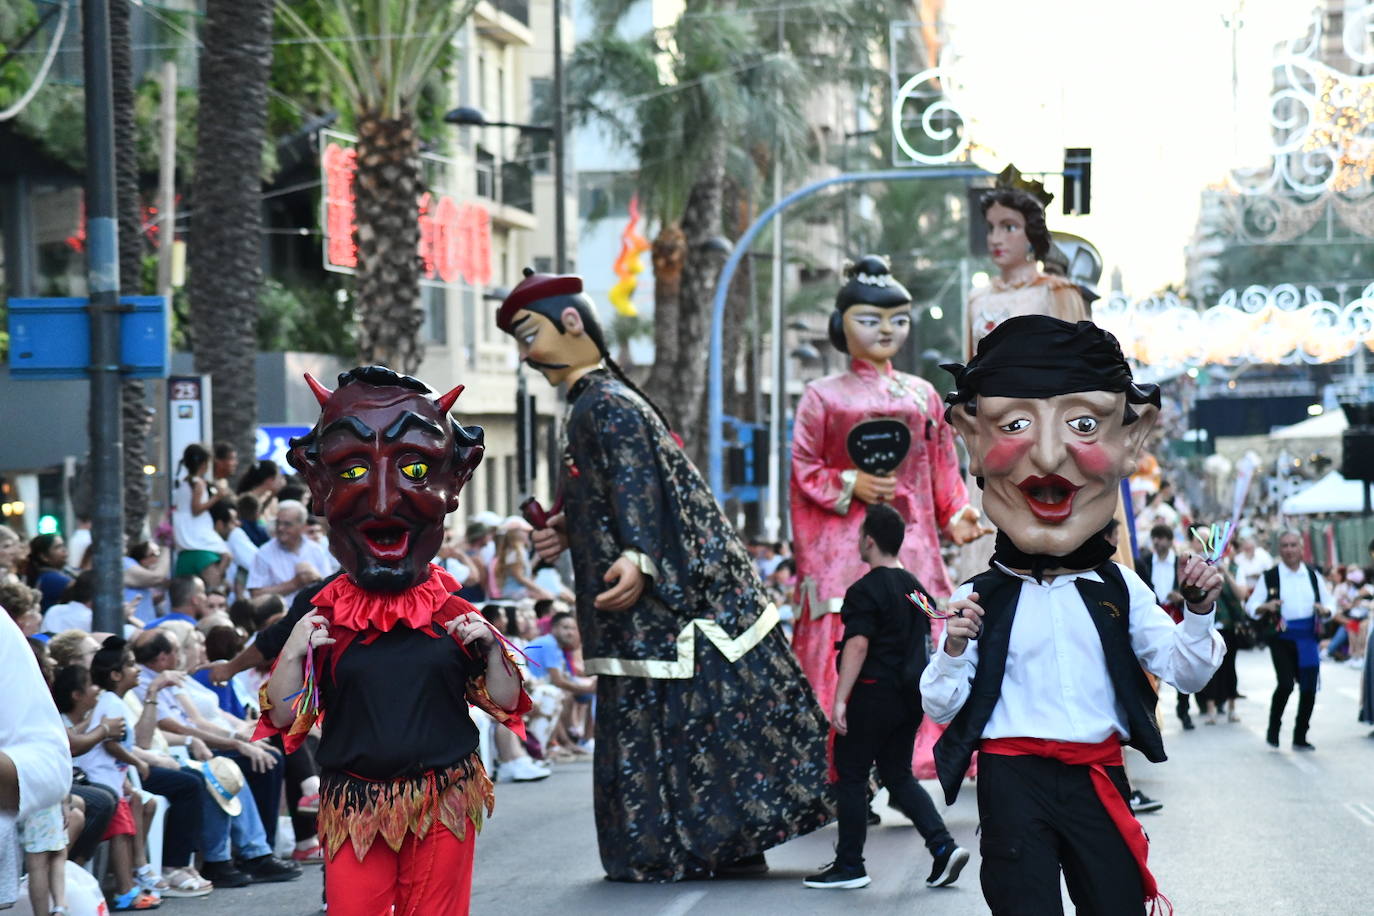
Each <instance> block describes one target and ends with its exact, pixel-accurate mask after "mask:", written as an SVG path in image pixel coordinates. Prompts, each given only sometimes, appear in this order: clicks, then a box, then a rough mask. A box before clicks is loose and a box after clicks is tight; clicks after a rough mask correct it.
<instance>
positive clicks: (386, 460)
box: [287, 366, 482, 592]
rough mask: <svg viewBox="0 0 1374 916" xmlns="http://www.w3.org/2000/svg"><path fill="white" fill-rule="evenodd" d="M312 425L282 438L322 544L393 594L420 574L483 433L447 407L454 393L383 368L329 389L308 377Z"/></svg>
mask: <svg viewBox="0 0 1374 916" xmlns="http://www.w3.org/2000/svg"><path fill="white" fill-rule="evenodd" d="M305 379H306V382H307V383H309V385H310V388H311V390H312V391H314V393H315V397H316V398H317V399H318V400H319V402H320V408H321V413H320V419H319V421H318V422H317V423H316V424H315V428H314V429H312V430H311V431H310V432H309V433H308V434H307V435H305V436H302V437H301V438H299V439H293V440H291V451H290V452H289V453H288V455H287V461H289V462H290V464H291V466H292V467H293V468H295V469H296V470H297V471H299V472H300V473H301V475H302V476H303V477H304V478H305V480H306V482H307V483H308V484H309V486H310V493H311V495H312V496H313V498H314V505H315V507H316V508H317V509H318V510H322V511H323V513H324V515H325V516H326V517H327V518H328V519H329V543H330V547H331V549H332V550H333V552H334V555H335V556H336V557H338V559H339V563H340V565H342V566H343V568H344V571H345V572H347V573H348V575H349V577H350V578H351V579H352V580H353V581H354V582H356V583H357V584H358V585H359V586H361V587H362V588H364V589H367V590H368V591H378V592H401V591H404V590H406V589H408V588H410V587H411V586H414V585H419V584H420V583H422V582H424V581H425V580H426V579H427V578H428V577H429V563H430V560H432V559H434V555H435V554H436V553H438V551H439V546H440V544H441V543H442V542H443V539H444V517H445V516H446V515H447V514H448V513H450V512H452V511H453V510H455V509H457V508H458V493H459V491H460V490H462V488H463V485H464V484H466V483H467V482H468V478H470V477H471V476H472V472H473V470H475V469H476V467H477V465H478V463H479V462H480V461H481V460H482V428H481V427H480V426H468V427H462V426H459V425H458V424H457V423H455V422H454V421H453V420H451V419H449V415H448V413H449V410H451V409H452V407H453V402H454V401H456V400H457V399H458V395H459V394H460V393H461V392H462V390H463V388H462V386H461V385H460V386H458V387H457V388H455V389H453V390H452V391H450V392H449V393H448V394H445V395H443V396H442V397H439V398H434V397H432V394H433V392H431V391H430V389H429V388H427V387H426V386H425V385H424V384H423V383H421V382H419V381H417V380H415V379H413V378H410V377H409V376H404V375H397V374H396V373H395V372H393V371H391V370H390V369H387V368H385V367H383V366H366V367H362V368H358V369H352V370H350V371H348V372H345V373H342V374H341V375H340V376H339V387H338V390H336V391H330V390H329V389H327V388H325V387H324V386H323V385H321V384H320V383H319V382H317V381H315V379H313V378H312V377H311V376H310V375H308V374H307V375H306V377H305Z"/></svg>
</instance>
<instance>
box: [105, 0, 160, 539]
mask: <svg viewBox="0 0 1374 916" xmlns="http://www.w3.org/2000/svg"><path fill="white" fill-rule="evenodd" d="M110 75H111V78H112V80H113V95H114V141H115V191H116V195H117V201H116V214H117V216H118V219H119V286H120V294H121V295H124V296H136V295H138V294H140V293H142V292H143V288H142V278H143V232H142V225H141V223H142V217H141V213H140V209H139V200H138V137H137V134H136V132H135V129H134V75H133V39H132V33H131V32H130V29H129V0H110ZM120 395H121V400H122V402H123V403H122V410H121V415H120V420H121V424H122V426H123V429H122V436H123V439H124V533H125V534H126V535H127V536H128V538H129V543H131V544H132V543H134V542H135V541H138V540H142V538H143V532H144V528H145V526H146V524H147V520H148V475H146V474H144V473H143V467H144V465H147V464H149V461H148V435H149V433H151V432H152V427H153V415H152V413H150V412H149V410H148V404H147V394H146V392H145V391H144V386H143V382H142V381H140V380H137V379H125V381H124V383H123V385H122V386H121V391H120Z"/></svg>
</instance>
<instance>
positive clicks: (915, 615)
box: [803, 503, 969, 890]
mask: <svg viewBox="0 0 1374 916" xmlns="http://www.w3.org/2000/svg"><path fill="white" fill-rule="evenodd" d="M905 536H906V521H905V520H904V519H903V518H902V516H901V514H900V513H899V512H897V510H896V509H894V508H892V507H891V506H888V505H886V504H883V503H878V504H875V505H872V506H869V507H868V512H867V514H866V515H865V516H864V521H863V524H862V525H861V526H860V528H859V556H860V557H861V558H862V559H863V561H864V562H865V563H867V564H868V565H869V571H868V572H867V573H866V574H865V575H864V576H863V578H861V579H859V581H858V582H855V583H854V584H853V585H851V586H850V587H849V590H848V591H847V592H845V596H844V605H843V606H842V608H841V610H840V616H841V619H842V620H843V622H844V638H843V640H842V641H841V645H842V646H843V648H842V649H841V651H840V657H839V668H840V676H839V682H838V683H837V684H836V687H835V702H834V709H833V710H832V711H831V715H830V724H831V726H832V727H833V728H834V730H835V744H834V769H835V772H836V774H837V775H838V781H837V783H836V786H835V797H836V801H837V806H836V807H837V812H836V813H837V814H838V817H839V828H840V829H839V839H838V842H837V843H836V844H835V861H834V862H832V863H831V864H830V865H829V866H827V867H826V868H825V869H823V870H822V871H821V872H820V873H819V874H815V875H811V876H810V877H808V878H806V879H805V880H804V882H803V883H804V884H805V885H806V886H807V887H814V888H837V889H843V890H848V889H851V888H858V887H866V886H867V885H868V884H869V883H870V880H871V879H870V878H869V877H868V872H867V871H866V870H865V869H864V858H863V849H864V839H865V834H866V833H867V830H868V798H867V790H868V776H869V773H870V772H871V771H872V769H873V766H874V764H877V767H878V775H879V776H880V777H881V778H882V781H883V785H885V786H886V787H887V791H888V794H889V795H890V796H891V799H892V802H893V804H894V805H895V806H896V807H897V808H898V809H899V810H900V811H901V812H902V813H903V814H905V815H906V816H907V817H909V818H911V822H912V823H913V824H915V825H916V829H917V830H919V831H920V833H921V837H922V838H923V839H924V840H925V842H926V848H927V849H929V850H930V854H931V855H932V856H933V857H934V859H935V862H934V867H933V868H932V869H931V872H930V877H928V878H927V879H926V887H943V886H945V885H947V884H953V883H954V882H955V880H956V879H958V877H959V872H960V871H961V870H962V869H963V867H964V865H966V864H967V863H968V860H969V854H968V851H967V850H966V849H963V848H961V847H960V846H959V845H958V844H957V843H955V842H954V838H953V837H952V836H950V833H949V830H948V829H947V828H946V827H945V823H944V821H943V820H941V818H940V815H939V813H938V812H936V810H935V803H934V802H932V801H931V799H930V795H929V794H928V793H927V792H926V791H925V789H923V788H921V785H920V783H918V782H917V781H916V777H914V776H913V775H912V773H911V755H912V750H913V748H914V747H915V744H916V729H917V727H919V726H920V724H921V715H922V713H921V691H920V683H921V673H922V672H923V671H924V670H925V667H926V661H927V659H928V652H929V649H928V645H927V640H928V639H929V636H930V618H929V617H928V616H927V615H926V614H925V613H923V612H922V611H921V610H920V609H919V607H918V606H917V605H916V603H915V599H913V598H910V597H908V596H911V595H917V596H920V597H922V598H924V599H925V600H926V601H928V602H930V606H931V607H933V606H934V599H932V598H931V597H930V596H929V594H927V593H926V590H925V588H924V587H923V586H922V585H921V583H920V582H918V581H917V579H916V577H915V576H913V575H912V574H911V573H910V572H908V571H907V570H906V569H904V568H903V567H902V563H901V560H899V559H898V554H899V553H900V552H901V549H902V541H903V539H904V538H905Z"/></svg>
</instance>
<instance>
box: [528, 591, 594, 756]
mask: <svg viewBox="0 0 1374 916" xmlns="http://www.w3.org/2000/svg"><path fill="white" fill-rule="evenodd" d="M581 647H582V636H581V633H580V632H579V630H578V628H577V618H575V617H574V616H573V615H572V614H570V613H568V612H566V611H562V612H559V613H557V614H554V615H553V621H552V626H551V628H550V631H549V633H548V635H547V636H541V637H539V638H538V639H535V640H532V641H531V642H530V644H529V645H528V646H526V647H525V655H526V657H528V659H529V663H530V675H531V677H533V678H539V679H544V678H547V679H548V681H549V683H551V684H553V686H555V687H557V688H559V689H560V690H562V691H564V693H565V694H566V695H567V698H568V699H569V700H570V701H571V702H568V703H566V705H565V706H564V709H563V716H562V719H561V721H560V722H559V724H558V725H557V726H556V727H555V729H554V731H553V735H552V740H551V743H552V744H557V745H558V746H559V747H560V748H562V749H563V751H564V752H566V753H567V754H571V755H573V756H585V755H587V754H590V753H591V752H590V750H588V749H587V748H586V747H584V746H583V744H582V741H583V740H584V738H585V739H587V740H590V736H591V730H592V728H593V723H594V720H593V719H592V717H591V715H590V711H591V705H592V701H593V700H594V699H595V698H596V678H595V677H583V676H581V675H580V674H579V673H578V671H577V664H576V652H577V651H578V650H579V649H581Z"/></svg>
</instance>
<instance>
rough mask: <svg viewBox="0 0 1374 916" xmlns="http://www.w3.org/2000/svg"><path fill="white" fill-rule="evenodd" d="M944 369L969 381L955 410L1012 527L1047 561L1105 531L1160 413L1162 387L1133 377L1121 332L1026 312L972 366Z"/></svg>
mask: <svg viewBox="0 0 1374 916" xmlns="http://www.w3.org/2000/svg"><path fill="white" fill-rule="evenodd" d="M944 368H945V369H946V370H948V371H949V372H950V373H951V374H952V375H954V378H955V382H956V384H957V386H958V387H957V390H955V391H954V392H952V393H951V394H950V395H949V396H948V397H946V399H945V400H946V402H947V403H948V404H949V409H948V411H947V413H946V415H947V417H948V419H949V421H950V422H952V423H953V424H954V426H955V428H956V429H957V430H958V431H959V434H960V435H962V436H963V437H964V441H965V442H966V443H967V444H968V449H969V469H970V471H971V472H972V473H973V474H974V475H975V476H976V477H977V478H978V483H979V485H980V486H981V487H982V489H983V511H984V513H986V515H987V517H988V518H990V519H991V520H992V522H993V523H994V524H995V525H997V527H998V529H999V530H1000V532H1001V533H1002V534H1003V535H1005V536H1006V537H1008V538H1010V539H1011V541H1012V543H1013V544H1014V545H1015V546H1016V548H1018V549H1019V550H1020V551H1022V552H1024V553H1026V554H1032V555H1041V556H1046V557H1066V556H1069V555H1071V554H1073V553H1074V552H1075V551H1077V550H1078V549H1079V548H1080V547H1082V546H1084V545H1085V544H1087V543H1088V541H1089V539H1091V538H1093V537H1094V536H1096V535H1097V534H1098V533H1099V532H1101V531H1102V529H1103V528H1105V527H1106V526H1107V523H1108V522H1109V521H1110V520H1111V518H1112V515H1113V513H1114V512H1115V510H1116V505H1117V494H1118V492H1119V491H1120V484H1121V480H1122V478H1124V477H1127V476H1129V475H1130V474H1131V473H1132V472H1133V471H1134V470H1135V468H1136V464H1137V461H1138V457H1139V454H1140V449H1141V447H1142V446H1143V445H1144V443H1145V439H1146V437H1147V436H1148V435H1149V432H1150V430H1151V428H1153V426H1154V424H1155V421H1156V419H1157V418H1158V416H1159V403H1160V402H1159V389H1158V388H1157V387H1156V386H1154V385H1136V384H1135V383H1134V382H1133V380H1132V378H1131V369H1130V365H1129V364H1128V363H1127V362H1126V359H1125V357H1124V356H1123V355H1122V353H1121V347H1120V345H1119V344H1118V343H1117V341H1116V338H1115V337H1113V336H1112V335H1111V334H1109V333H1107V332H1106V331H1104V330H1102V329H1101V328H1099V327H1098V326H1097V325H1095V324H1093V323H1092V322H1089V321H1080V322H1078V323H1077V324H1073V323H1070V322H1067V321H1061V320H1060V319H1058V318H1051V317H1049V316H1047V315H1023V316H1019V317H1015V318H1010V319H1008V320H1007V321H1005V322H1003V323H1002V324H1000V325H999V326H998V327H997V328H996V329H995V330H993V332H992V333H990V334H989V335H988V336H987V337H985V338H983V340H982V341H980V342H979V344H978V351H977V354H976V355H975V356H974V357H973V359H971V360H970V361H969V363H968V365H967V366H960V365H950V366H945V367H944ZM1109 553H1110V550H1108V551H1107V554H1109Z"/></svg>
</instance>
